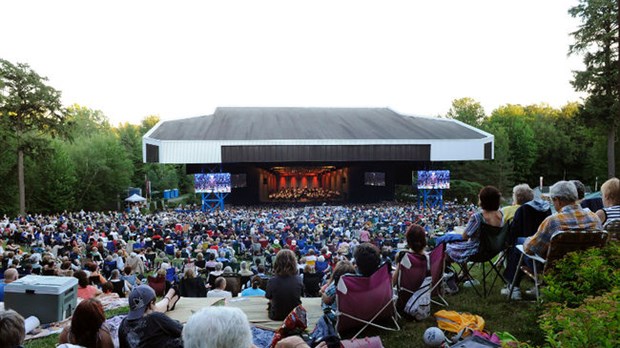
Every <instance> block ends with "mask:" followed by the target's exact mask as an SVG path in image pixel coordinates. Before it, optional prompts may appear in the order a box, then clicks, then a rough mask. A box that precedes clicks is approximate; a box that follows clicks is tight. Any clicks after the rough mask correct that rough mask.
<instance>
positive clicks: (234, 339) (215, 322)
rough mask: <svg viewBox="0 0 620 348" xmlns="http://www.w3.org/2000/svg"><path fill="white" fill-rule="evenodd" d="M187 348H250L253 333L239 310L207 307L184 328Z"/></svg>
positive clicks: (184, 342)
mask: <svg viewBox="0 0 620 348" xmlns="http://www.w3.org/2000/svg"><path fill="white" fill-rule="evenodd" d="M183 346H184V347H185V348H207V347H218V348H249V347H251V346H252V331H251V330H250V322H249V321H248V317H247V316H246V315H245V313H243V311H242V310H241V309H239V308H234V307H223V306H214V307H206V308H203V309H201V310H200V311H198V312H197V313H195V314H194V315H192V316H191V317H190V318H189V320H188V321H187V324H185V327H184V328H183Z"/></svg>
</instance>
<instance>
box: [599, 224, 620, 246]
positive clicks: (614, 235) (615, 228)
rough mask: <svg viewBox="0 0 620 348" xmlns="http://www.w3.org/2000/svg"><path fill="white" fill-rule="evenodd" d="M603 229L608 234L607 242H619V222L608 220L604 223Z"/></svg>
mask: <svg viewBox="0 0 620 348" xmlns="http://www.w3.org/2000/svg"><path fill="white" fill-rule="evenodd" d="M603 229H604V230H605V231H607V233H609V235H608V239H609V241H613V242H617V241H619V240H620V220H610V221H608V222H606V223H605V226H603Z"/></svg>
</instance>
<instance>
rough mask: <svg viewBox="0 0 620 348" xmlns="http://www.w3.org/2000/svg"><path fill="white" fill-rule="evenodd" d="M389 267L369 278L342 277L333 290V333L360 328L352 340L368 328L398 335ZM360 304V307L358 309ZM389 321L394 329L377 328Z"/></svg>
mask: <svg viewBox="0 0 620 348" xmlns="http://www.w3.org/2000/svg"><path fill="white" fill-rule="evenodd" d="M389 267H390V266H389V265H388V264H384V265H382V266H381V267H379V269H378V270H377V271H376V272H375V273H373V274H372V275H371V276H370V277H362V276H357V275H348V274H346V275H343V276H342V277H340V280H339V281H338V284H337V286H336V306H337V310H336V313H335V314H336V330H338V332H340V333H342V332H345V331H347V330H349V329H354V328H357V327H360V326H362V328H361V329H360V330H359V331H358V332H357V333H356V334H355V336H353V338H356V337H357V336H358V335H359V334H361V333H362V331H364V329H366V328H367V327H368V326H369V325H370V326H374V327H377V328H380V329H384V330H391V331H399V330H400V326H399V325H398V322H397V317H398V314H397V312H396V306H395V301H394V300H395V298H394V295H393V291H392V281H391V277H390V272H389ZM360 304H362V305H360ZM388 319H389V320H392V321H393V323H394V326H395V327H394V328H392V327H387V326H383V325H379V324H377V322H379V321H383V320H386V321H387V320H388Z"/></svg>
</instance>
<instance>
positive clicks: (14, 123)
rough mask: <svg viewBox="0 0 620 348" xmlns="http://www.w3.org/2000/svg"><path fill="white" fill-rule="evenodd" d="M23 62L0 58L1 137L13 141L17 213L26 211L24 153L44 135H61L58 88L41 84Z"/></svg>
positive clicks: (39, 144)
mask: <svg viewBox="0 0 620 348" xmlns="http://www.w3.org/2000/svg"><path fill="white" fill-rule="evenodd" d="M45 81H47V78H45V77H41V76H39V75H38V74H37V73H36V72H34V71H33V70H32V69H31V68H30V67H29V66H28V65H27V64H20V63H18V64H17V65H14V64H12V63H10V62H8V61H6V60H4V59H0V123H1V124H2V129H3V130H4V131H5V132H4V137H6V138H8V139H13V140H15V142H16V152H17V178H18V179H17V182H18V187H19V213H20V214H22V215H24V214H25V213H26V185H25V181H24V155H29V154H30V153H31V152H32V151H35V149H36V148H38V147H40V146H41V145H42V144H43V143H44V142H46V139H45V137H44V136H45V135H51V136H55V135H64V134H65V130H64V127H63V125H64V123H65V114H64V110H63V108H62V105H61V102H60V92H59V91H57V90H55V89H54V88H52V87H50V86H47V85H46V84H45Z"/></svg>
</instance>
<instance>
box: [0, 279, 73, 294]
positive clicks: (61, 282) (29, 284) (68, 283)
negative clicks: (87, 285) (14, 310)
mask: <svg viewBox="0 0 620 348" xmlns="http://www.w3.org/2000/svg"><path fill="white" fill-rule="evenodd" d="M77 283H78V280H77V278H75V277H57V276H39V275H27V276H25V277H23V278H20V279H18V280H16V281H14V282H11V283H9V284H7V285H6V286H5V287H4V292H10V293H30V292H31V293H34V294H43V295H59V294H61V293H63V292H65V291H67V290H68V289H70V288H71V287H74V286H76V285H77Z"/></svg>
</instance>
